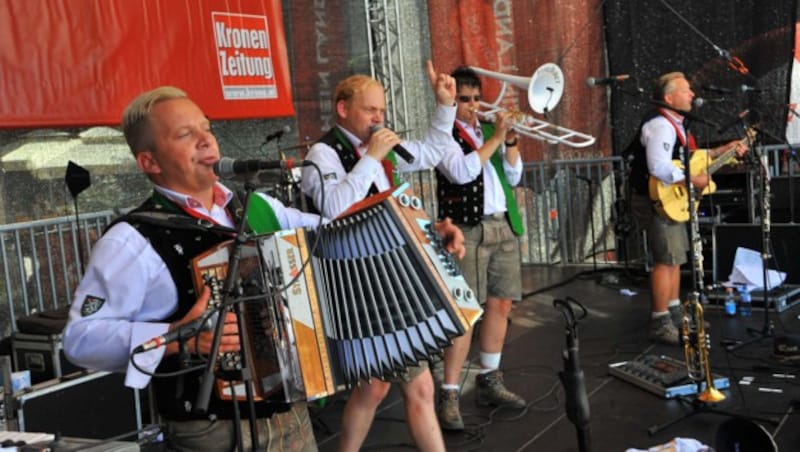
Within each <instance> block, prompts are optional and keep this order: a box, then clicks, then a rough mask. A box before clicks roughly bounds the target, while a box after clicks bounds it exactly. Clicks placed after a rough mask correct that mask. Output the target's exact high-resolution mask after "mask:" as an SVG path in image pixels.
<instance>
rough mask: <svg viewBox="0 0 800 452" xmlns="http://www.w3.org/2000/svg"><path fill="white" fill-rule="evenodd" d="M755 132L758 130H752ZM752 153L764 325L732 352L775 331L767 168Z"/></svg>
mask: <svg viewBox="0 0 800 452" xmlns="http://www.w3.org/2000/svg"><path fill="white" fill-rule="evenodd" d="M744 127H745V124H744V121H742V128H744ZM754 129H755V130H756V131H757V132H759V135H760V132H761V131H760V130H759V129H758V128H754ZM752 148H753V152H754V153H755V162H754V164H755V167H756V174H758V176H757V177H758V185H759V190H760V192H761V267H762V268H761V276H762V278H763V279H762V281H763V287H762V293H763V302H764V325H763V327H762V328H761V330H756V329H754V328H749V327H748V328H747V331H748V332H749V333H751V334H756V336H755V337H753V338H751V339H749V340H746V341H743V342H739V343H736V344H733V345H730V346H728V347H727V349H728V350H730V351H734V350H738V349H739V348H741V347H744V346H746V345H749V344H752V343H754V342H758V341H760V340H761V339H764V338H768V337H775V329H774V326H773V324H772V321H771V320H770V318H769V303H770V301H769V292H770V290H771V289H770V287H769V260H770V258H771V257H772V255H771V254H770V249H771V239H770V227H771V223H772V221H771V213H770V210H771V208H770V196H771V195H770V180H769V179H770V177H769V167H768V165H767V164H766V162H765V160H764V159H765V158H766V156H764V155H763V154H762V153H761V152H759V150H758V146H752ZM791 182H792V181H791V179H789V183H790V184H791Z"/></svg>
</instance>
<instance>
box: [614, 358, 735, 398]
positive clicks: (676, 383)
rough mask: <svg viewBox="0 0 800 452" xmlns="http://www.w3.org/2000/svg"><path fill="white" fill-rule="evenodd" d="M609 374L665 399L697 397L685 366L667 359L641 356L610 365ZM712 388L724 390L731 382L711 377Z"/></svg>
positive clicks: (694, 385)
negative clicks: (712, 381)
mask: <svg viewBox="0 0 800 452" xmlns="http://www.w3.org/2000/svg"><path fill="white" fill-rule="evenodd" d="M608 371H609V373H610V374H611V375H613V376H615V377H617V378H620V379H622V380H625V381H627V382H629V383H633V384H634V385H636V386H639V387H640V388H642V389H644V390H646V391H650V392H652V393H653V394H655V395H657V396H660V397H663V398H665V399H671V398H674V397H680V396H685V395H692V394H697V383H695V382H694V381H692V380H691V379H690V378H689V374H688V371H687V369H686V363H684V362H683V361H678V360H677V359H674V358H670V357H669V356H663V355H658V356H657V355H641V356H638V357H636V359H633V360H631V361H622V362H619V363H612V364H609V365H608ZM714 386H715V387H716V388H717V389H726V388H727V387H728V386H730V381H729V380H728V378H727V377H722V376H719V375H714ZM705 387H706V383H705V381H704V382H702V383H701V388H702V389H703V390H705Z"/></svg>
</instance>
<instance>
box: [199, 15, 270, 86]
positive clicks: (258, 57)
mask: <svg viewBox="0 0 800 452" xmlns="http://www.w3.org/2000/svg"><path fill="white" fill-rule="evenodd" d="M211 19H212V21H213V24H214V42H215V44H216V51H217V64H218V65H219V76H220V81H221V83H222V92H223V96H224V98H225V99H229V100H234V99H275V98H277V97H278V90H277V87H276V82H275V72H274V70H273V65H272V49H271V47H270V41H269V26H268V22H267V17H266V16H254V15H249V14H232V13H218V12H212V13H211Z"/></svg>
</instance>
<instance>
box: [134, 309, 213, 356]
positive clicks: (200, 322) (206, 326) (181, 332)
mask: <svg viewBox="0 0 800 452" xmlns="http://www.w3.org/2000/svg"><path fill="white" fill-rule="evenodd" d="M218 317H219V313H218V312H215V313H214V314H212V315H211V316H209V317H206V316H202V315H201V316H200V317H198V318H196V319H194V320H192V321H191V322H189V323H187V324H185V325H181V326H179V327H178V328H175V329H174V330H172V331H167V332H166V333H164V334H162V335H161V336H156V337H154V338H152V339H150V340H149V341H147V342H144V343H142V344H141V345H139V346H137V347H136V348H134V349H133V353H143V352H146V351H148V350H152V349H154V348H158V347H161V346H162V345H165V344H168V343H170V342H175V341H177V340H179V339H188V338H190V337H192V336H197V335H198V334H200V332H201V331H208V330H210V329H211V328H213V327H214V324H215V323H216V322H217V318H218Z"/></svg>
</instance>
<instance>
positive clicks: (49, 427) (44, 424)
mask: <svg viewBox="0 0 800 452" xmlns="http://www.w3.org/2000/svg"><path fill="white" fill-rule="evenodd" d="M124 381H125V375H123V374H113V373H108V372H78V373H74V374H69V375H65V376H64V377H62V378H59V379H54V380H49V381H47V382H44V383H41V384H38V385H34V386H33V387H32V388H31V390H30V391H26V392H18V393H16V394H14V397H15V400H14V402H15V403H14V405H15V407H16V415H17V422H18V423H19V430H20V431H26V432H42V433H56V432H60V433H61V434H62V435H63V436H71V437H77V438H90V439H108V438H111V437H113V436H117V435H121V434H123V433H128V432H132V431H135V430H138V429H140V428H141V425H142V418H141V404H140V399H139V392H138V391H135V390H133V389H131V388H128V387H125V384H124ZM134 440H135V438H134Z"/></svg>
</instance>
